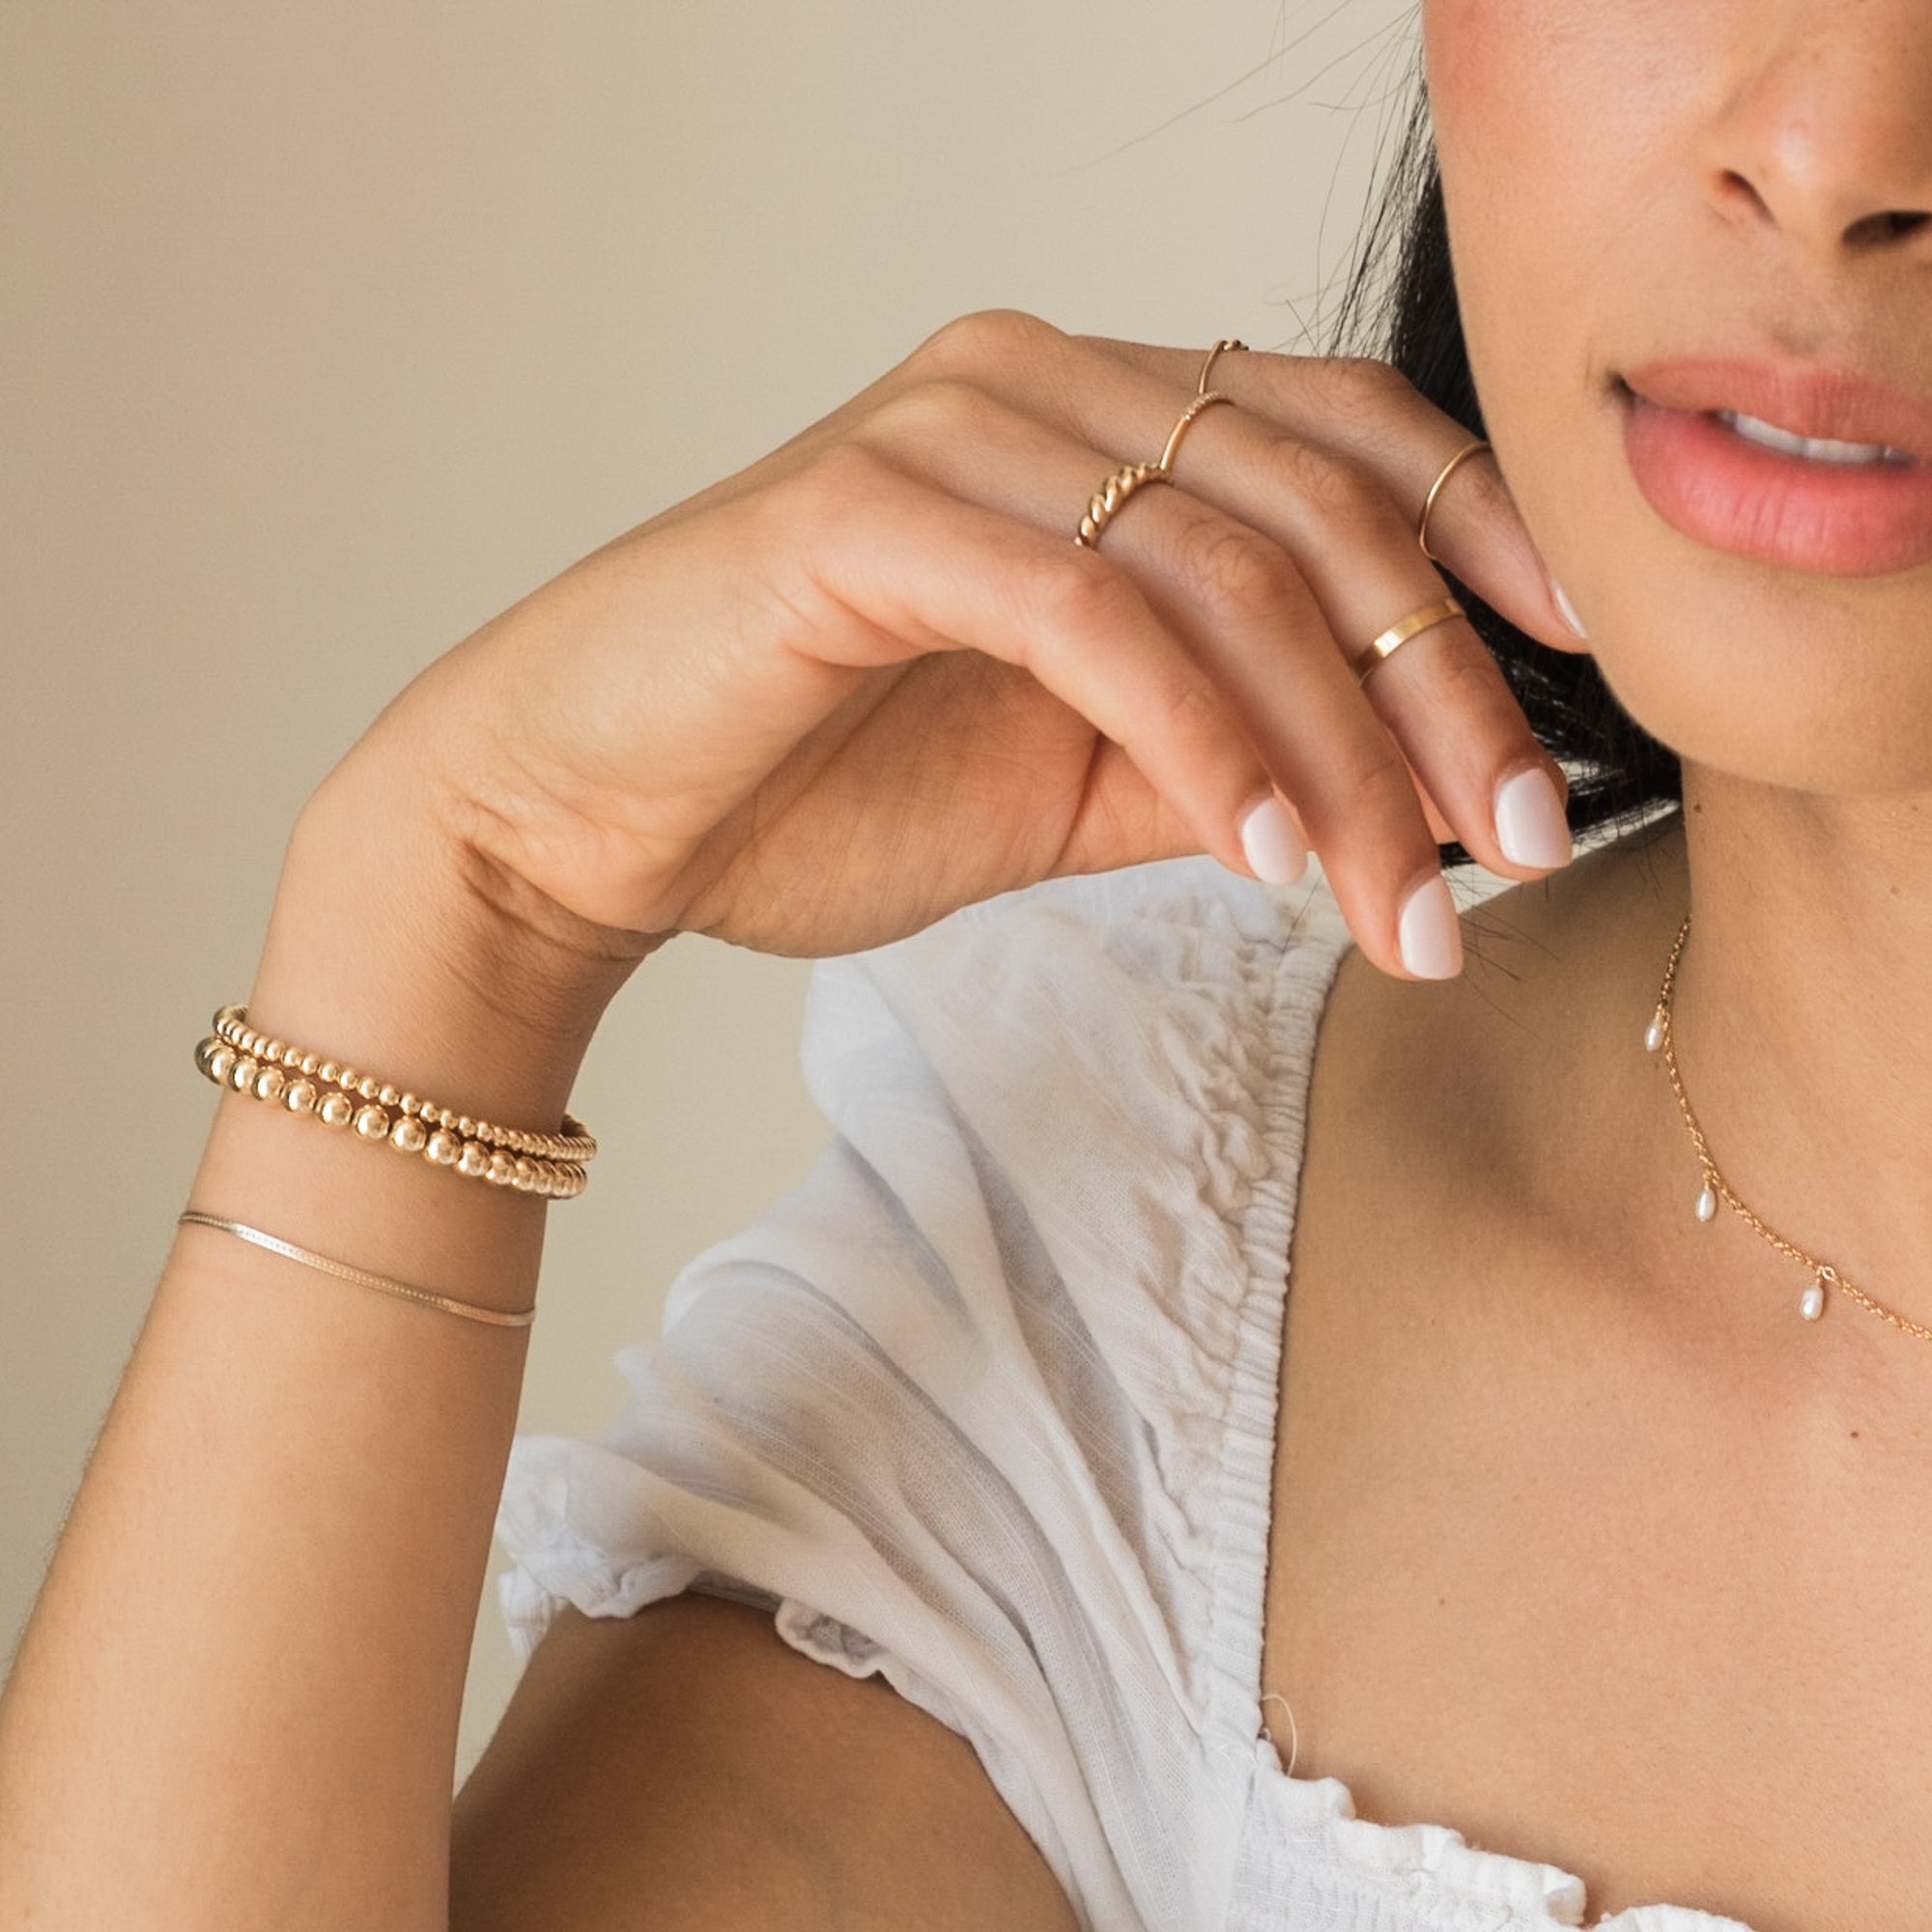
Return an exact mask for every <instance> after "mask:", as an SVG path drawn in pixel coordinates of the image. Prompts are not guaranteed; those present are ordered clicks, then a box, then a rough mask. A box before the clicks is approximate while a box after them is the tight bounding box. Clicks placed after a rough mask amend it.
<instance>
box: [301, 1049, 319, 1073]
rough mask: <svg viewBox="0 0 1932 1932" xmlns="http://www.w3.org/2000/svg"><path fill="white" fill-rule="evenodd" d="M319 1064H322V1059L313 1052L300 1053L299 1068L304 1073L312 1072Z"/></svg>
mask: <svg viewBox="0 0 1932 1932" xmlns="http://www.w3.org/2000/svg"><path fill="white" fill-rule="evenodd" d="M320 1065H322V1059H321V1056H320V1055H318V1054H313V1053H305V1054H303V1055H302V1058H301V1070H302V1071H303V1072H304V1073H313V1072H314V1071H315V1069H316V1068H317V1067H318V1066H320Z"/></svg>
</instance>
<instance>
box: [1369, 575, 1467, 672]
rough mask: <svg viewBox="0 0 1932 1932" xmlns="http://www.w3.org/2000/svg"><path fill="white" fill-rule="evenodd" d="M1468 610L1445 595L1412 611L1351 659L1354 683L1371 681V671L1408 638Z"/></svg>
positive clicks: (1393, 653)
mask: <svg viewBox="0 0 1932 1932" xmlns="http://www.w3.org/2000/svg"><path fill="white" fill-rule="evenodd" d="M1466 614H1467V613H1466V612H1465V611H1463V607H1462V605H1460V604H1459V603H1457V601H1456V600H1455V598H1453V597H1445V598H1443V599H1442V601H1441V602H1440V603H1439V604H1426V605H1424V606H1423V608H1422V609H1421V610H1420V611H1410V612H1409V614H1408V615H1407V616H1406V617H1404V618H1403V619H1401V621H1400V622H1398V623H1394V624H1391V625H1390V626H1389V627H1388V629H1387V630H1386V631H1384V632H1383V633H1382V634H1381V636H1380V637H1378V638H1373V639H1370V640H1369V642H1368V643H1366V644H1364V645H1363V646H1362V648H1361V649H1360V650H1359V651H1357V652H1356V653H1355V655H1354V656H1353V657H1352V658H1350V660H1349V668H1350V670H1351V671H1353V672H1354V673H1355V683H1356V685H1357V686H1358V687H1359V686H1361V685H1365V684H1367V683H1368V681H1369V673H1370V672H1371V671H1374V670H1377V669H1378V668H1380V667H1381V666H1382V665H1384V664H1386V663H1387V662H1388V661H1389V659H1390V658H1392V657H1393V656H1394V655H1395V654H1396V652H1397V651H1399V650H1400V649H1401V648H1402V647H1403V645H1404V644H1406V643H1407V642H1408V640H1409V639H1411V638H1416V637H1420V636H1421V635H1422V633H1423V632H1424V631H1433V630H1434V629H1435V626H1436V625H1437V624H1446V623H1447V622H1448V621H1449V620H1450V618H1452V617H1461V616H1464V615H1466Z"/></svg>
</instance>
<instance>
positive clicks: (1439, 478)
mask: <svg viewBox="0 0 1932 1932" xmlns="http://www.w3.org/2000/svg"><path fill="white" fill-rule="evenodd" d="M1489 446H1490V445H1489V444H1488V443H1487V442H1485V441H1484V440H1483V439H1482V438H1481V437H1478V438H1477V439H1476V440H1475V441H1474V442H1465V443H1464V444H1463V447H1462V448H1461V449H1459V450H1458V451H1457V452H1456V454H1455V455H1454V456H1452V457H1451V458H1450V459H1449V461H1448V462H1447V463H1445V464H1444V465H1443V466H1442V468H1441V469H1439V470H1438V471H1437V472H1436V476H1435V482H1434V483H1432V484H1431V485H1430V486H1429V495H1428V496H1426V497H1424V498H1423V499H1422V523H1421V526H1419V527H1418V528H1417V530H1416V532H1415V540H1416V542H1417V543H1419V544H1420V545H1421V546H1422V554H1423V555H1424V556H1426V557H1427V558H1428V559H1429V560H1430V562H1431V563H1440V562H1441V561H1442V559H1441V558H1440V557H1439V556H1437V555H1436V554H1435V552H1434V551H1433V550H1431V549H1430V548H1429V513H1430V511H1432V510H1433V509H1435V499H1436V497H1439V496H1441V494H1442V486H1443V484H1445V483H1446V482H1448V480H1449V479H1450V477H1452V476H1453V475H1455V473H1456V471H1457V470H1458V469H1461V468H1462V466H1463V464H1465V463H1466V462H1468V460H1469V459H1470V457H1472V456H1475V455H1478V454H1480V452H1482V451H1483V450H1485V449H1487V448H1489Z"/></svg>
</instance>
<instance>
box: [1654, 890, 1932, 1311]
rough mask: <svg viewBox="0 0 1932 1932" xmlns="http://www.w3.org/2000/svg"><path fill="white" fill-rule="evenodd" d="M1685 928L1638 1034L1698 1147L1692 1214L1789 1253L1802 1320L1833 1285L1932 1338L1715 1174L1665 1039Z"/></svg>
mask: <svg viewBox="0 0 1932 1932" xmlns="http://www.w3.org/2000/svg"><path fill="white" fill-rule="evenodd" d="M1689 935H1690V914H1689V913H1686V914H1685V915H1684V923H1683V924H1682V925H1680V926H1679V927H1678V928H1677V944H1676V945H1675V946H1673V947H1672V948H1671V949H1670V963H1669V964H1668V965H1667V966H1665V967H1664V969H1663V987H1662V991H1661V992H1660V993H1659V994H1658V996H1657V1011H1656V1013H1655V1014H1654V1015H1653V1016H1652V1018H1651V1022H1650V1026H1649V1028H1648V1029H1647V1030H1646V1032H1645V1034H1644V1036H1643V1043H1644V1045H1645V1047H1646V1048H1648V1050H1649V1051H1650V1052H1652V1053H1655V1052H1657V1051H1658V1050H1659V1049H1660V1048H1662V1052H1663V1066H1664V1070H1665V1071H1666V1072H1667V1073H1668V1074H1669V1075H1670V1091H1671V1092H1672V1093H1673V1094H1676V1095H1677V1105H1678V1108H1679V1110H1680V1111H1681V1112H1682V1113H1683V1115H1684V1124H1685V1125H1686V1126H1687V1127H1688V1128H1689V1129H1690V1145H1691V1146H1692V1147H1693V1148H1695V1149H1696V1150H1697V1159H1698V1162H1699V1163H1700V1165H1701V1166H1702V1167H1703V1170H1704V1187H1703V1191H1702V1192H1701V1193H1700V1194H1699V1195H1698V1196H1697V1208H1696V1213H1697V1218H1698V1220H1700V1221H1711V1220H1714V1219H1716V1217H1717V1212H1718V1204H1719V1202H1720V1201H1721V1202H1722V1203H1723V1204H1724V1206H1725V1207H1727V1208H1730V1209H1731V1211H1732V1212H1733V1213H1734V1214H1736V1215H1737V1216H1738V1217H1739V1219H1741V1220H1742V1221H1744V1222H1745V1223H1746V1224H1747V1226H1748V1227H1752V1228H1755V1229H1756V1230H1757V1232H1758V1233H1759V1234H1760V1235H1762V1236H1764V1237H1765V1239H1766V1240H1767V1241H1769V1242H1770V1243H1771V1245H1772V1246H1773V1247H1774V1248H1776V1250H1777V1251H1778V1253H1779V1254H1783V1255H1789V1256H1790V1257H1791V1259H1792V1260H1793V1261H1795V1262H1797V1263H1798V1264H1800V1265H1801V1266H1803V1267H1804V1269H1805V1270H1806V1271H1807V1272H1808V1273H1809V1274H1810V1276H1811V1279H1810V1281H1809V1282H1808V1283H1807V1284H1806V1286H1805V1289H1804V1293H1803V1294H1801V1295H1800V1296H1799V1297H1798V1312H1799V1314H1801V1315H1802V1316H1804V1319H1805V1321H1817V1320H1818V1318H1819V1317H1820V1316H1821V1315H1823V1314H1824V1312H1825V1295H1826V1291H1827V1290H1828V1289H1833V1288H1835V1289H1837V1290H1839V1291H1840V1292H1841V1293H1845V1294H1848V1295H1850V1296H1851V1298H1852V1299H1853V1300H1854V1301H1856V1302H1857V1303H1858V1304H1859V1306H1860V1307H1861V1308H1864V1309H1868V1310H1869V1311H1870V1312H1871V1313H1872V1314H1874V1315H1876V1316H1877V1317H1878V1318H1879V1320H1880V1321H1889V1322H1890V1323H1891V1325H1892V1326H1893V1327H1894V1328H1897V1329H1900V1330H1902V1331H1903V1332H1904V1333H1905V1334H1907V1335H1916V1336H1918V1339H1919V1340H1920V1341H1921V1342H1932V1328H1928V1327H1926V1326H1924V1324H1923V1323H1921V1322H1918V1321H1907V1320H1906V1318H1905V1317H1904V1316H1903V1315H1899V1314H1897V1313H1895V1312H1894V1311H1893V1310H1891V1309H1889V1308H1885V1307H1881V1306H1880V1304H1879V1303H1878V1302H1876V1301H1874V1300H1873V1299H1872V1298H1871V1296H1870V1295H1868V1294H1867V1293H1865V1292H1864V1290H1863V1289H1861V1288H1860V1287H1859V1286H1858V1285H1857V1284H1856V1283H1854V1282H1850V1281H1847V1280H1846V1279H1845V1277H1844V1276H1843V1275H1841V1274H1840V1273H1839V1272H1838V1270H1837V1269H1836V1268H1834V1267H1833V1265H1832V1264H1831V1263H1830V1262H1821V1261H1820V1260H1819V1259H1818V1257H1817V1256H1816V1255H1809V1254H1806V1253H1805V1252H1804V1249H1803V1248H1801V1247H1799V1246H1798V1245H1797V1243H1796V1242H1794V1241H1787V1240H1786V1239H1785V1238H1784V1236H1782V1235H1776V1234H1773V1232H1772V1231H1771V1230H1770V1229H1769V1228H1767V1227H1766V1226H1765V1224H1764V1223H1763V1222H1762V1221H1761V1220H1759V1219H1758V1217H1757V1216H1756V1215H1755V1214H1753V1213H1752V1212H1751V1210H1750V1209H1749V1208H1747V1207H1746V1206H1745V1204H1744V1203H1743V1202H1742V1201H1740V1200H1739V1199H1738V1197H1737V1195H1736V1194H1735V1193H1733V1192H1732V1190H1731V1184H1730V1182H1729V1181H1728V1180H1726V1179H1724V1177H1723V1176H1722V1175H1721V1174H1719V1172H1718V1163H1717V1162H1716V1161H1715V1160H1713V1159H1712V1158H1711V1149H1710V1144H1709V1143H1708V1142H1707V1141H1706V1140H1705V1138H1704V1132H1703V1129H1702V1128H1701V1127H1699V1126H1698V1124H1697V1117H1696V1115H1694V1114H1693V1113H1692V1112H1691V1111H1690V1097H1689V1096H1688V1095H1687V1094H1685V1092H1684V1081H1683V1077H1682V1076H1681V1075H1680V1074H1679V1073H1678V1071H1677V1055H1676V1053H1675V1051H1674V1050H1673V1048H1672V1045H1671V1038H1670V992H1671V987H1672V985H1673V984H1674V983H1675V981H1676V979H1677V960H1678V956H1679V954H1681V953H1682V952H1683V951H1684V942H1685V940H1686V938H1688V937H1689Z"/></svg>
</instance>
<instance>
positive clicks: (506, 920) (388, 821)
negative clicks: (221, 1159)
mask: <svg viewBox="0 0 1932 1932" xmlns="http://www.w3.org/2000/svg"><path fill="white" fill-rule="evenodd" d="M533 900H534V895H529V894H527V893H522V892H520V891H519V889H518V885H517V882H516V881H514V880H511V879H507V878H504V877H502V876H500V874H499V873H498V872H497V868H495V867H492V866H491V864H490V862H489V861H487V860H486V859H484V858H483V857H482V855H480V854H478V853H476V852H475V851H473V850H472V849H471V848H469V846H468V845H466V843H465V842H464V841H463V840H461V839H460V838H456V837H455V836H453V835H452V834H451V833H450V832H449V831H448V830H447V829H446V828H445V827H444V825H443V824H442V823H441V821H440V817H439V814H438V810H437V809H436V799H435V793H434V788H433V784H432V782H431V781H429V780H428V779H427V778H426V777H424V776H421V775H419V774H417V773H415V772H413V771H411V770H409V769H407V768H396V767H390V768H388V769H380V770H379V769H374V768H373V761H372V760H369V759H366V758H364V757H362V756H361V755H360V754H359V748H358V752H357V753H351V755H350V757H349V758H348V759H346V760H345V761H344V763H343V764H342V765H340V766H338V767H337V768H336V770H335V772H333V773H331V774H330V776H329V778H328V779H327V781H325V782H324V784H323V785H322V787H321V788H320V789H319V790H318V791H317V792H316V793H315V795H314V796H313V797H312V798H311V799H310V800H309V802H308V804H307V806H306V807H304V809H303V810H302V813H301V816H300V818H299V819H298V821H297V824H296V827H295V830H294V833H293V834H292V836H291V838H290V840H289V845H288V849H287V852H286V854H285V857H284V860H283V866H282V871H281V876H280V880H279V882H278V884H277V886H276V891H275V899H274V907H273V911H272V913H271V915H270V923H269V929H268V933H267V936H266V939H265V941H264V944H263V949H262V956H261V960H260V963H259V965H258V968H257V971H256V976H255V981H254V985H253V989H252V991H251V992H250V995H249V1000H248V1006H249V1012H250V1020H251V1023H252V1024H254V1025H256V1026H257V1027H260V1028H262V1029H264V1030H267V1031H270V1032H273V1033H275V1034H277V1035H279V1036H280V1037H284V1038H287V1039H290V1040H299V1041H301V1042H302V1043H303V1044H305V1045H307V1046H310V1047H312V1048H314V1049H316V1050H317V1051H319V1052H323V1053H326V1054H328V1055H330V1056H332V1057H334V1058H335V1059H337V1060H341V1061H348V1062H353V1063H354V1064H355V1065H358V1066H361V1067H363V1068H365V1069H367V1070H369V1071H371V1072H374V1073H377V1074H379V1075H380V1076H381V1077H382V1078H383V1079H384V1080H385V1081H394V1082H395V1083H396V1084H397V1085H399V1086H408V1087H411V1088H412V1089H413V1090H414V1091H415V1092H417V1093H420V1094H425V1095H429V1096H433V1097H435V1098H436V1099H438V1100H439V1101H440V1102H441V1103H442V1104H444V1105H447V1106H451V1107H454V1108H457V1109H459V1110H460V1111H462V1112H464V1113H469V1114H473V1115H476V1116H478V1117H479V1118H488V1119H491V1120H495V1121H498V1122H504V1123H505V1124H509V1125H516V1126H522V1127H528V1128H533V1129H537V1130H550V1129H554V1127H555V1125H556V1124H557V1122H558V1121H559V1120H560V1118H561V1115H562V1111H563V1108H564V1106H565V1105H566V1103H567V1101H568V1099H569V1094H570V1090H571V1087H572V1085H573V1084H574V1082H575V1079H576V1076H577V1072H578V1069H579V1067H580V1065H582V1059H583V1055H584V1053H585V1051H586V1050H587V1048H588V1046H589V1042H590V1038H591V1036H592V1035H593V1033H594V1032H595V1030H596V1027H597V1024H598V1022H599V1020H600V1019H601V1018H602V1015H603V1012H604V1009H605V1008H606V1007H607V1006H608V1005H609V1003H610V1001H611V997H612V996H613V995H614V994H615V992H616V990H617V988H618V987H619V986H620V985H621V984H622V983H623V981H624V980H625V979H626V978H627V977H628V976H629V974H630V972H631V971H632V970H633V969H634V968H635V966H636V965H637V963H638V959H639V957H641V956H642V952H643V951H644V950H647V949H642V948H637V949H631V950H628V951H627V950H626V949H625V948H624V946H623V944H622V941H623V940H624V938H625V937H626V936H625V935H616V934H603V933H600V932H598V931H596V930H595V929H591V928H586V927H582V926H581V924H574V923H573V922H571V921H569V919H568V917H567V916H564V915H560V913H559V912H558V909H556V908H554V907H550V906H545V905H540V904H537V903H534V902H533Z"/></svg>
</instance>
